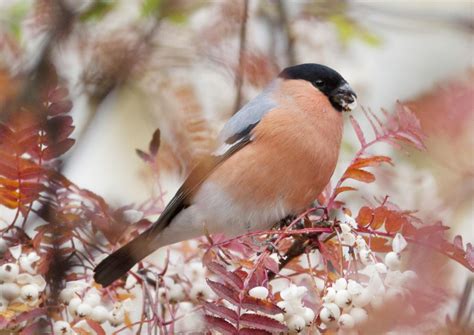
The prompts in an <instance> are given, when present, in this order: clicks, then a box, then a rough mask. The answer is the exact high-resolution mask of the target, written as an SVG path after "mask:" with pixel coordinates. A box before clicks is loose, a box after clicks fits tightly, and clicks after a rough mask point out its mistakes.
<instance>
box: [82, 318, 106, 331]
mask: <svg viewBox="0 0 474 335" xmlns="http://www.w3.org/2000/svg"><path fill="white" fill-rule="evenodd" d="M86 321H87V324H88V325H89V327H91V328H92V330H93V331H95V333H96V334H97V335H105V331H104V329H103V328H102V326H101V325H100V324H99V323H98V322H95V321H92V320H90V319H86Z"/></svg>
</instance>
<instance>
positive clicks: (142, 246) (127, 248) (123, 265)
mask: <svg viewBox="0 0 474 335" xmlns="http://www.w3.org/2000/svg"><path fill="white" fill-rule="evenodd" d="M149 232H150V230H148V231H146V232H144V233H142V234H141V235H139V236H138V237H136V238H135V239H133V240H132V241H130V242H129V243H127V244H125V245H124V246H123V247H121V248H120V249H118V250H116V251H115V252H114V253H112V254H111V255H109V256H107V257H106V258H105V259H104V260H102V262H100V263H99V265H97V267H96V268H95V269H94V272H95V273H94V280H95V281H96V283H99V284H101V285H102V286H103V287H106V286H109V285H110V284H111V283H113V282H114V281H115V280H116V279H118V278H120V277H122V276H123V275H124V274H126V273H127V272H128V270H130V269H131V268H132V267H133V266H134V265H135V264H136V263H137V262H139V261H140V260H142V259H143V258H145V257H146V256H148V255H149V254H151V253H152V252H153V251H155V250H156V249H157V248H158V246H155V245H152V244H153V243H152V242H151V241H150V238H149V235H150V233H149Z"/></svg>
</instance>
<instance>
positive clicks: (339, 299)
mask: <svg viewBox="0 0 474 335" xmlns="http://www.w3.org/2000/svg"><path fill="white" fill-rule="evenodd" d="M334 302H335V303H336V304H337V305H338V306H339V307H341V308H347V307H349V306H350V305H351V304H352V296H351V295H350V293H349V292H348V291H347V290H340V291H337V293H336V299H334Z"/></svg>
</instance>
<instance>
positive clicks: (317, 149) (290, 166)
mask: <svg viewBox="0 0 474 335" xmlns="http://www.w3.org/2000/svg"><path fill="white" fill-rule="evenodd" d="M283 92H284V93H283ZM274 99H275V100H276V101H277V102H278V108H276V109H274V110H272V111H271V112H269V113H268V114H266V115H265V116H264V117H263V119H262V120H261V122H260V123H259V124H258V125H257V126H256V128H255V129H254V140H253V141H252V143H250V144H249V145H247V146H246V147H244V148H243V149H241V150H240V151H238V152H237V153H236V154H234V155H233V156H231V157H230V158H229V159H227V160H226V161H225V162H224V163H222V165H221V166H220V167H219V168H218V169H216V170H215V171H214V172H213V173H212V175H211V176H210V177H209V179H210V181H211V182H213V183H216V184H217V185H219V186H220V187H222V190H223V191H224V192H225V193H226V194H228V195H229V196H230V197H232V199H233V200H234V201H237V202H238V203H240V204H241V205H242V206H244V207H245V206H246V204H247V205H248V206H249V207H255V205H258V204H262V206H271V204H272V203H277V202H283V204H284V206H285V207H286V208H287V209H288V210H289V211H291V212H292V213H295V214H296V213H298V212H300V211H302V210H303V209H305V208H306V207H307V206H309V205H310V204H311V202H312V201H313V200H314V199H315V198H316V197H317V196H318V195H319V194H320V193H321V191H322V190H323V189H324V187H325V186H326V185H327V183H328V182H329V179H330V178H331V175H332V173H333V172H334V169H335V166H336V162H337V158H338V154H339V148H340V144H341V137H342V113H340V112H337V111H336V110H335V109H334V108H333V107H332V105H331V104H330V102H329V101H328V99H327V97H326V96H325V95H323V94H322V93H320V92H319V91H317V90H316V89H315V88H314V87H313V86H312V85H311V84H309V83H308V82H305V81H301V80H287V81H282V82H281V83H280V89H278V90H276V91H275V93H274Z"/></svg>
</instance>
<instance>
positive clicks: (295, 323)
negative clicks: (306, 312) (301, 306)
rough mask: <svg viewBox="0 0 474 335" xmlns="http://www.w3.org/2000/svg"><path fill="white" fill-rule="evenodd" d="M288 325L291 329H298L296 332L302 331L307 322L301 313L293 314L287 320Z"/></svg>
mask: <svg viewBox="0 0 474 335" xmlns="http://www.w3.org/2000/svg"><path fill="white" fill-rule="evenodd" d="M286 324H287V326H288V329H289V330H291V331H296V332H298V333H299V332H300V331H302V330H303V329H304V327H305V326H306V322H305V321H304V319H303V318H302V317H301V316H299V315H292V316H291V317H290V318H289V319H288V321H287V323H286Z"/></svg>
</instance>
